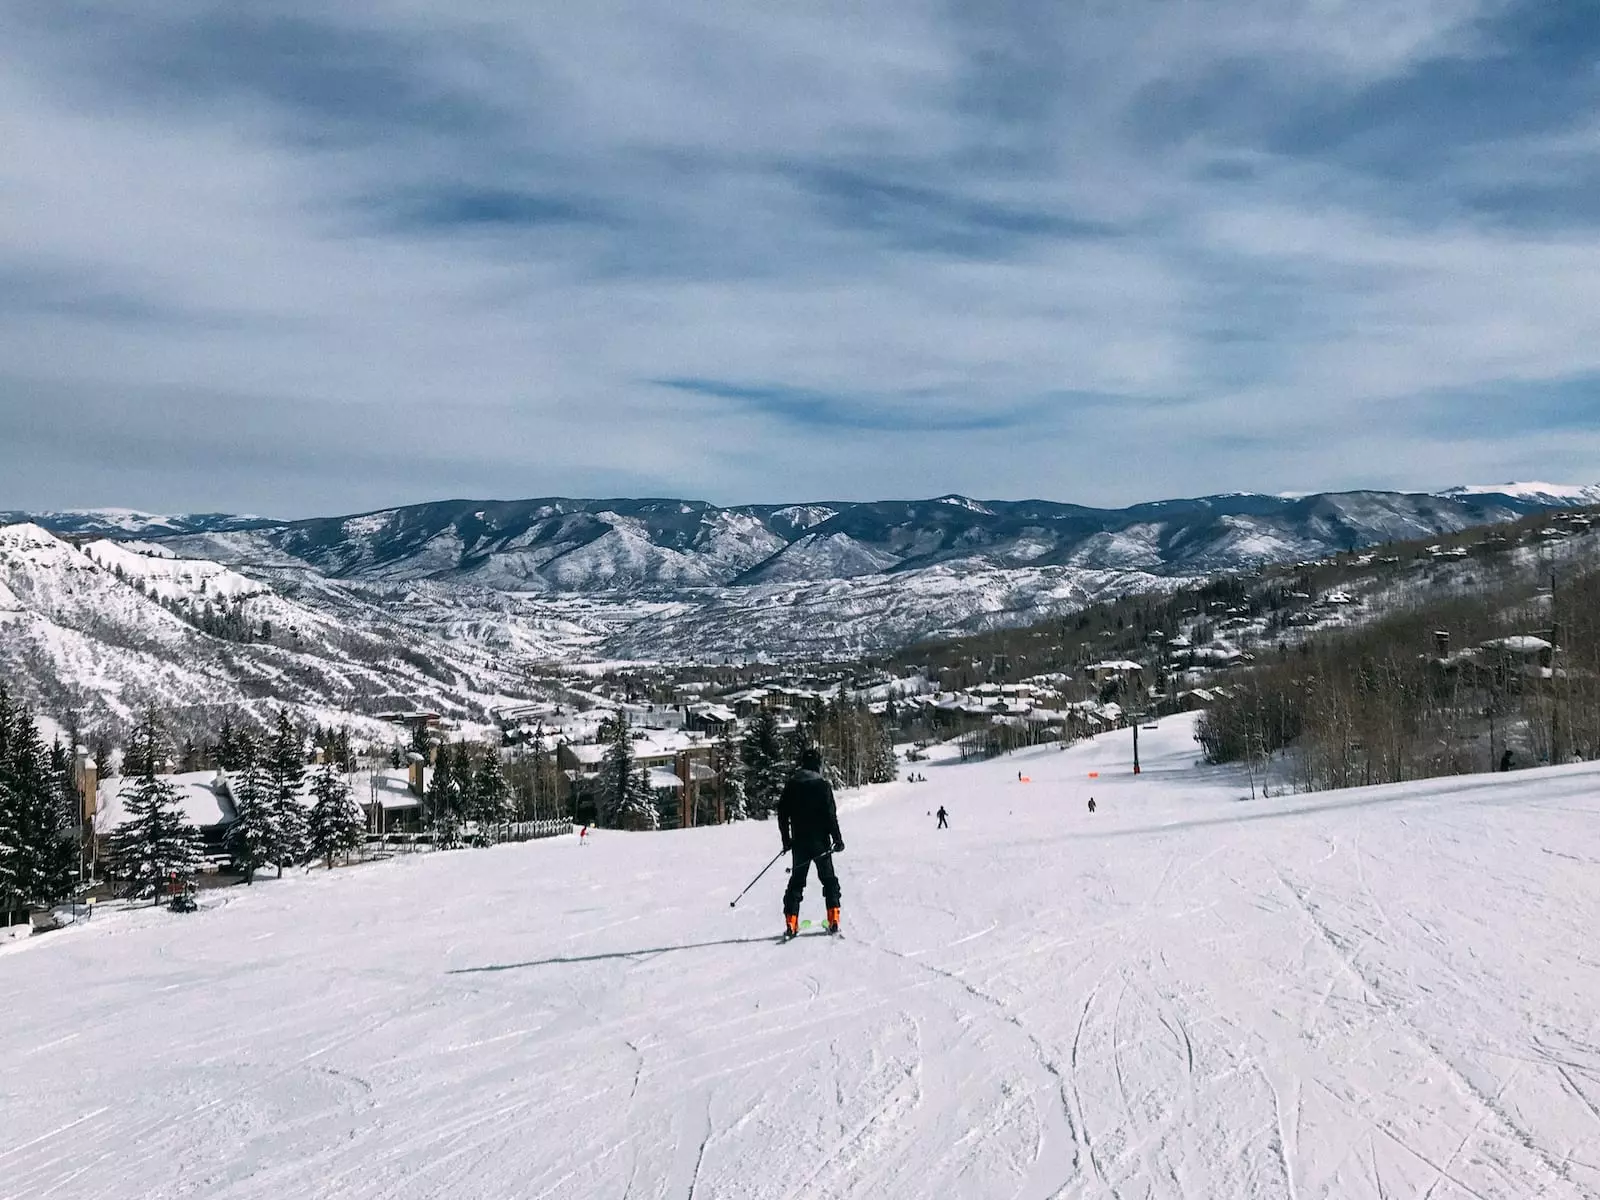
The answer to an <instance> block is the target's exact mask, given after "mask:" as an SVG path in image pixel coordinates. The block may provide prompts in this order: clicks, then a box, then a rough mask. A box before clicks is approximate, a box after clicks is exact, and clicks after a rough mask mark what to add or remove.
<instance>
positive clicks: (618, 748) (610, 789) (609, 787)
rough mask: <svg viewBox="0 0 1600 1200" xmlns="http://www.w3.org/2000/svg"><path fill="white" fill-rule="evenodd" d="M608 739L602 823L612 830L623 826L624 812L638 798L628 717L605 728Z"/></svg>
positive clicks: (620, 717)
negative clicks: (635, 790)
mask: <svg viewBox="0 0 1600 1200" xmlns="http://www.w3.org/2000/svg"><path fill="white" fill-rule="evenodd" d="M600 728H601V736H603V737H604V738H605V740H606V743H607V746H606V754H605V758H604V759H602V760H601V763H600V824H601V825H603V826H606V827H608V828H611V829H616V828H619V827H620V826H621V822H622V814H623V810H624V809H625V808H626V807H627V805H628V804H629V801H630V799H631V798H632V796H633V795H634V786H633V782H634V777H635V776H636V775H637V773H638V770H637V768H636V766H635V765H634V761H633V732H632V730H631V729H630V728H629V725H628V714H627V713H623V712H619V713H617V714H616V715H615V716H613V717H612V718H611V719H610V720H609V721H606V722H605V723H604V724H602V725H601V727H600Z"/></svg>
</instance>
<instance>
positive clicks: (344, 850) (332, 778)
mask: <svg viewBox="0 0 1600 1200" xmlns="http://www.w3.org/2000/svg"><path fill="white" fill-rule="evenodd" d="M311 794H312V796H313V797H315V803H314V804H312V806H311V852H312V854H313V855H314V856H316V857H317V858H321V859H325V860H326V861H327V864H328V868H329V869H330V870H331V869H332V868H333V859H334V856H335V855H337V854H346V855H348V854H349V853H350V852H351V851H352V850H355V849H357V848H358V847H359V846H360V845H361V844H362V842H364V841H365V840H366V836H367V821H366V818H365V817H364V816H363V815H362V813H361V808H360V806H359V805H358V804H356V802H355V800H354V799H353V798H352V797H351V795H350V785H349V784H347V783H346V782H345V781H344V777H343V776H342V775H340V774H339V768H338V766H337V765H336V764H334V763H324V764H323V765H322V766H320V767H318V768H317V769H316V770H315V771H314V772H313V773H312V776H311Z"/></svg>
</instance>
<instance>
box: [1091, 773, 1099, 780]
mask: <svg viewBox="0 0 1600 1200" xmlns="http://www.w3.org/2000/svg"><path fill="white" fill-rule="evenodd" d="M1089 778H1090V779H1099V778H1100V772H1099V771H1090V772H1089Z"/></svg>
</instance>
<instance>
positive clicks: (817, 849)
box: [778, 771, 844, 854]
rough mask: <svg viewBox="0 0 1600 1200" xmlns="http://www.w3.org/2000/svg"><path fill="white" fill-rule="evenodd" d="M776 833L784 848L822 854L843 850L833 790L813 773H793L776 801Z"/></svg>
mask: <svg viewBox="0 0 1600 1200" xmlns="http://www.w3.org/2000/svg"><path fill="white" fill-rule="evenodd" d="M778 834H779V836H780V837H782V838H783V845H784V848H785V849H790V848H793V849H795V850H797V851H800V852H801V853H804V854H826V853H828V852H829V851H830V850H833V849H835V848H838V849H843V848H844V838H843V837H841V836H840V835H839V810H838V808H837V807H836V806H835V805H834V800H833V788H832V787H831V786H830V785H829V783H828V781H827V780H826V779H824V778H823V777H822V776H821V775H819V774H817V772H815V771H796V772H795V773H794V774H793V775H791V776H790V777H789V782H788V783H786V784H784V785H783V795H782V796H780V797H779V798H778Z"/></svg>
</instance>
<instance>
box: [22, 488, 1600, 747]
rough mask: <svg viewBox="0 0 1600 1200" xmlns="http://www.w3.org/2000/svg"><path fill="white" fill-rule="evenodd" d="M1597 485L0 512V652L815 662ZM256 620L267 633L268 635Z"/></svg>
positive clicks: (245, 670) (288, 674)
mask: <svg viewBox="0 0 1600 1200" xmlns="http://www.w3.org/2000/svg"><path fill="white" fill-rule="evenodd" d="M1595 503H1600V486H1597V487H1591V488H1579V487H1567V486H1560V485H1552V484H1542V483H1537V484H1504V485H1498V486H1492V487H1462V488H1454V489H1451V490H1450V491H1448V492H1445V493H1440V494H1423V493H1400V492H1373V491H1362V492H1347V493H1329V494H1320V495H1311V496H1301V497H1282V496H1265V495H1257V494H1234V495H1226V496H1210V497H1202V498H1198V499H1188V500H1168V501H1159V502H1154V503H1149V504H1140V505H1134V506H1132V507H1129V508H1124V509H1096V508H1088V507H1083V506H1079V505H1071V504H1059V503H1053V502H1048V501H990V500H985V501H978V500H972V499H969V498H967V497H962V496H953V495H952V496H941V497H937V498H935V499H932V500H921V501H882V502H875V503H812V504H799V505H745V506H739V507H731V508H719V507H717V506H714V505H710V504H706V503H704V502H699V501H686V500H649V499H647V500H571V499H540V500H521V501H468V500H455V501H440V502H436V503H430V504H418V505H410V506H406V507H401V508H393V509H385V510H381V511H378V512H372V513H364V514H359V515H356V516H348V517H330V518H319V519H312V520H299V521H276V520H269V519H266V518H260V517H239V516H233V515H230V514H200V515H184V516H161V515H155V514H146V513H135V512H130V511H126V510H85V511H77V512H69V513H39V514H26V513H6V514H0V521H11V522H12V523H11V524H10V525H9V526H7V527H4V528H0V672H4V673H5V674H6V675H9V676H11V677H19V678H21V679H22V680H23V684H22V686H24V687H25V688H26V689H27V690H29V691H30V692H32V693H34V694H35V695H37V696H38V697H40V698H41V699H43V698H49V700H50V701H51V703H52V705H53V706H54V707H56V708H78V709H89V708H100V709H104V710H107V711H110V712H116V713H119V714H124V715H125V714H127V713H129V712H131V711H133V710H135V709H137V708H138V707H139V706H140V705H141V704H144V703H150V702H154V703H159V704H162V705H164V706H167V707H172V706H174V705H184V704H195V705H198V704H208V703H217V702H226V701H232V700H238V699H241V698H243V699H248V698H252V697H269V696H270V697H275V698H282V699H289V700H292V701H294V702H296V703H300V704H303V705H307V706H312V707H315V706H319V705H320V706H323V707H325V708H328V709H330V710H334V709H336V710H344V711H349V710H356V711H361V710H369V711H370V710H373V709H375V708H379V707H392V706H395V705H400V704H427V705H429V706H435V707H440V708H443V709H446V710H447V711H452V712H457V713H466V712H469V711H474V710H477V711H481V709H482V707H483V706H484V705H485V704H488V703H491V702H493V700H494V698H495V697H499V696H503V695H509V694H515V693H516V690H517V688H518V684H519V681H521V682H524V683H525V681H526V672H527V670H528V669H529V668H530V667H533V666H536V665H537V664H539V663H541V662H548V661H551V660H565V661H571V660H574V659H590V660H593V659H612V658H616V659H641V658H643V659H652V660H666V661H683V660H695V661H718V662H720V661H724V660H726V659H749V658H784V657H788V658H794V657H808V658H826V657H842V656H848V655H854V654H860V653H863V652H873V651H878V650H883V649H888V648H892V647H896V646H900V645H904V644H906V643H907V642H910V641H914V640H917V639H922V638H927V637H934V636H938V635H941V634H947V633H957V632H970V631H973V630H980V629H986V628H994V627H999V626H1005V625H1016V624H1023V623H1027V622H1029V621H1035V620H1040V619H1043V618H1045V617H1048V616H1052V615H1058V614H1061V613H1065V612H1070V611H1073V610H1075V609H1078V608H1081V607H1083V606H1084V605H1086V604H1089V603H1092V602H1094V601H1095V600H1099V599H1104V598H1108V597H1111V596H1116V595H1123V594H1128V593H1133V592H1141V591H1152V590H1163V589H1168V588H1171V587H1174V586H1176V585H1177V584H1178V583H1179V582H1180V581H1182V580H1185V579H1190V578H1193V577H1195V576H1202V575H1207V574H1211V573H1215V572H1219V571H1227V570H1234V569H1240V568H1248V567H1253V566H1258V565H1261V564H1264V563H1270V562H1281V561H1296V560H1300V559H1309V558H1317V557H1321V556H1324V555H1326V554H1328V553H1330V552H1332V551H1335V550H1346V549H1353V548H1356V547H1360V546H1366V545H1372V544H1375V543H1379V542H1384V541H1389V540H1396V539H1406V538H1415V537H1425V536H1433V535H1436V534H1440V533H1446V532H1451V531H1456V530H1460V529H1465V528H1469V527H1471V526H1474V525H1483V524H1490V523H1496V522H1504V521H1509V520H1514V519H1516V518H1518V517H1521V516H1524V515H1526V514H1528V513H1530V512H1536V511H1539V510H1540V509H1544V508H1550V507H1572V506H1580V505H1588V504H1595ZM264 630H265V631H266V633H265V635H263V631H264Z"/></svg>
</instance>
